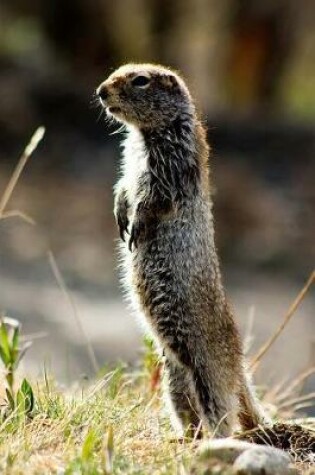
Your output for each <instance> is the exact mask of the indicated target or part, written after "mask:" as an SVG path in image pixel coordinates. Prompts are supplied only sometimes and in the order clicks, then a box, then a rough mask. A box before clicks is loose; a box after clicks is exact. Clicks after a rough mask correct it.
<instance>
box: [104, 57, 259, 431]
mask: <svg viewBox="0 0 315 475" xmlns="http://www.w3.org/2000/svg"><path fill="white" fill-rule="evenodd" d="M97 92H98V94H99V95H100V97H101V101H102V104H103V106H104V107H106V110H107V112H108V114H109V115H112V116H113V117H114V118H115V119H117V120H118V121H120V122H122V123H123V124H125V125H126V130H127V138H126V139H125V141H124V152H123V159H122V166H121V178H120V180H119V182H118V183H117V185H116V188H115V216H116V220H117V224H118V226H119V229H120V235H121V238H122V240H123V241H125V239H126V238H127V237H128V242H126V243H125V242H122V246H121V252H122V257H123V274H124V278H125V281H126V287H127V289H128V292H129V293H130V297H131V299H132V301H133V303H134V306H135V307H136V309H137V312H138V313H140V314H141V315H143V317H144V319H145V322H146V325H147V326H148V327H149V329H150V331H151V333H152V334H153V336H154V338H155V341H156V343H157V346H158V347H159V348H160V349H161V351H163V354H164V356H165V373H166V376H165V377H166V384H165V386H166V392H167V394H168V399H169V405H170V407H171V408H172V412H173V416H172V420H173V423H174V427H176V428H181V429H183V428H184V429H186V428H188V427H189V428H191V429H193V430H194V431H195V430H196V429H197V427H198V426H199V422H200V421H202V424H203V425H204V426H206V427H207V428H209V429H211V430H212V431H215V432H216V435H219V436H226V435H229V434H231V432H232V430H233V427H234V425H235V423H236V420H237V418H238V420H239V422H240V424H241V426H242V427H243V428H246V429H249V428H252V427H254V426H256V425H257V424H258V423H259V422H262V421H263V420H265V419H264V415H263V413H262V411H261V409H260V406H259V404H258V402H257V401H256V399H255V396H254V395H253V391H252V388H251V385H250V382H249V378H248V376H247V373H246V371H245V367H244V364H245V363H244V358H243V352H242V345H241V341H240V337H239V333H238V329H237V327H236V324H235V321H234V318H233V315H232V312H231V310H230V308H229V306H228V303H227V300H226V297H225V292H224V288H223V285H222V282H221V274H220V269H219V263H218V258H217V252H216V247H215V242H214V228H213V217H212V202H211V193H210V192H211V186H210V182H209V173H208V161H209V160H208V159H209V157H208V145H207V142H206V138H205V131H204V128H203V126H202V125H201V123H200V121H199V120H198V119H197V116H196V112H195V107H194V104H193V101H192V98H191V96H190V94H189V91H188V89H187V87H186V85H185V83H184V81H183V80H182V79H181V78H180V77H179V76H178V75H177V74H176V73H174V72H173V71H170V70H169V69H166V68H163V67H161V66H153V65H126V66H123V67H122V68H120V69H118V70H117V71H115V72H114V73H113V74H112V75H111V76H110V77H109V78H108V79H107V80H106V81H104V83H102V84H101V86H100V87H99V88H98V91H97Z"/></svg>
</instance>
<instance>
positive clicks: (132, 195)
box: [121, 128, 147, 208]
mask: <svg viewBox="0 0 315 475" xmlns="http://www.w3.org/2000/svg"><path fill="white" fill-rule="evenodd" d="M146 170H147V153H146V150H145V144H144V140H143V137H142V135H141V133H140V132H139V131H138V130H137V129H136V128H129V131H128V136H127V137H126V139H125V141H124V143H123V154H122V166H121V171H122V179H123V182H124V188H125V190H126V192H127V199H128V202H129V204H130V205H131V207H132V208H133V207H134V206H135V205H136V201H137V192H138V189H139V179H140V177H141V175H143V173H144V172H145V171H146Z"/></svg>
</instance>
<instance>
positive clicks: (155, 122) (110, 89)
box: [96, 64, 194, 129]
mask: <svg viewBox="0 0 315 475" xmlns="http://www.w3.org/2000/svg"><path fill="white" fill-rule="evenodd" d="M96 94H97V95H98V97H99V100H100V102H101V104H102V106H103V107H104V108H105V109H106V112H107V114H108V115H109V116H113V117H114V118H115V119H116V120H118V121H119V122H122V123H126V124H132V125H134V126H136V127H138V128H140V129H148V128H158V127H167V126H168V125H170V124H171V123H172V122H173V121H174V120H176V119H177V118H178V117H180V116H181V115H185V116H186V117H187V114H189V115H192V114H193V113H194V106H193V102H192V99H191V96H190V94H189V91H188V88H187V86H186V85H185V83H184V81H183V79H182V78H181V77H180V76H179V75H178V74H177V73H175V72H174V71H171V70H170V69H167V68H165V67H162V66H156V65H152V64H126V65H124V66H121V67H120V68H119V69H117V70H116V71H114V72H113V73H112V74H111V75H110V76H109V77H108V79H106V80H105V81H104V82H102V83H101V84H100V86H99V87H98V88H97V90H96Z"/></svg>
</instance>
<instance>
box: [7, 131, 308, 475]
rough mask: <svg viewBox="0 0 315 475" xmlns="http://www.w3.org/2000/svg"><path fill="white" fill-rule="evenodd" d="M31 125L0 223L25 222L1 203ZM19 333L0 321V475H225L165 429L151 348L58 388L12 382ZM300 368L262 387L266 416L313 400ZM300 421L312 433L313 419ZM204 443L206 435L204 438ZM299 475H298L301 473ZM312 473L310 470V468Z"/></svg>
mask: <svg viewBox="0 0 315 475" xmlns="http://www.w3.org/2000/svg"><path fill="white" fill-rule="evenodd" d="M43 134H44V129H43V128H39V129H38V130H37V131H36V132H35V134H34V136H33V137H32V139H31V141H30V143H29V145H28V146H27V147H26V149H25V151H24V152H23V154H22V156H21V159H20V161H19V162H18V165H17V167H16V169H15V171H14V172H13V174H12V177H11V179H10V181H9V183H8V185H7V187H6V189H5V191H4V193H3V195H2V198H0V220H1V219H5V218H11V217H18V218H21V219H23V220H25V221H27V222H29V223H30V224H32V225H34V224H36V223H35V222H34V220H33V219H32V218H31V217H30V216H28V215H26V214H25V213H23V211H20V210H9V211H8V210H7V205H8V203H9V201H10V198H11V195H12V193H13V191H14V188H15V186H16V184H17V182H18V179H19V177H20V175H21V173H22V171H23V168H24V167H25V165H26V163H27V161H28V159H29V157H30V156H31V154H32V153H33V151H34V150H35V149H36V147H37V145H38V143H39V142H40V140H41V139H42V138H43ZM48 255H49V262H50V264H51V268H52V271H53V273H54V275H55V278H56V280H57V282H58V284H59V285H60V287H61V289H62V291H63V292H64V295H65V298H66V299H67V301H68V303H69V307H70V308H71V309H72V311H73V313H74V316H75V320H76V322H77V325H78V327H79V329H80V331H81V334H82V340H83V342H84V343H85V346H86V349H87V353H88V355H89V358H90V361H91V365H92V367H93V369H94V371H95V372H96V373H98V374H100V371H99V370H98V367H97V363H96V360H95V355H94V353H93V348H92V347H91V345H90V343H89V341H88V339H87V338H86V335H85V333H84V328H83V327H82V325H81V321H80V317H79V314H78V312H77V310H76V308H75V305H74V302H73V300H72V298H71V295H70V294H69V292H68V291H67V288H66V285H65V283H64V280H63V278H62V275H61V274H60V271H59V268H58V265H57V263H56V260H55V258H54V256H53V254H52V252H51V251H49V252H48ZM314 279H315V272H313V273H312V274H311V276H310V278H309V279H308V281H307V282H306V284H305V287H304V288H303V289H302V291H301V293H300V294H299V295H298V296H297V298H296V299H295V301H294V302H293V304H292V306H291V307H290V309H289V310H288V312H287V314H286V315H285V316H284V320H283V322H282V324H281V326H280V327H279V328H278V329H277V330H276V331H275V333H274V335H273V336H272V337H271V338H270V339H269V340H268V341H267V342H266V343H265V345H263V346H262V348H261V349H260V351H259V352H258V353H257V354H256V355H255V356H254V358H253V359H252V369H253V371H255V369H256V368H257V367H258V365H259V364H260V362H261V359H262V358H263V356H264V354H265V353H266V352H267V351H268V350H269V348H270V346H271V345H272V344H273V343H274V342H275V340H276V339H277V337H278V336H279V335H280V333H281V332H282V331H283V330H284V328H285V326H286V325H287V323H288V322H289V320H290V319H291V318H292V315H293V313H294V311H295V309H296V308H297V307H298V305H300V303H301V302H302V300H303V298H304V296H305V294H306V292H307V290H308V289H309V287H310V286H311V285H312V284H313V282H314ZM28 344H29V343H25V342H23V338H22V336H21V335H20V326H19V324H18V322H16V321H15V320H13V319H9V318H6V317H4V318H2V319H1V322H0V359H1V361H2V364H3V367H4V378H3V381H2V383H1V384H0V396H1V399H2V401H1V411H0V473H3V474H13V475H14V474H25V473H27V474H30V475H32V474H46V473H47V474H49V473H55V474H65V475H72V474H73V475H80V474H82V475H97V474H103V475H110V474H137V475H141V474H150V475H162V474H170V475H171V474H178V475H185V474H199V473H200V474H208V475H210V474H215V473H216V474H228V473H230V468H229V467H226V466H221V465H220V463H218V462H217V461H215V460H213V461H210V465H211V467H210V465H209V464H208V463H207V464H206V465H205V464H204V460H203V461H202V460H199V459H198V458H196V450H197V448H198V445H199V444H200V442H197V441H193V440H191V439H187V440H180V441H179V440H177V439H176V438H175V436H174V432H173V430H172V429H171V427H170V423H169V417H168V415H167V414H166V412H165V410H164V405H163V401H162V395H161V388H160V386H161V385H160V379H161V378H160V376H161V365H160V363H159V362H158V361H157V360H156V357H155V354H154V350H153V346H152V343H151V342H150V341H146V342H145V347H146V351H145V354H144V357H143V359H142V361H141V362H140V363H139V365H138V367H137V368H133V369H132V370H131V369H130V368H127V367H123V366H118V367H117V368H115V369H113V370H107V371H103V375H102V376H100V375H99V376H98V378H97V380H96V382H91V383H89V384H87V383H81V384H80V385H78V384H77V385H75V386H74V387H72V388H68V389H65V388H61V387H60V386H58V384H57V383H56V382H55V381H54V379H53V378H51V377H50V376H48V375H47V374H44V377H43V380H42V381H36V382H34V381H33V382H32V384H31V383H30V382H29V381H27V380H25V379H23V380H22V381H17V379H18V378H17V376H16V370H17V366H18V363H19V362H20V360H21V358H22V357H23V355H24V353H25V351H26V349H27V345H28ZM314 372H315V368H308V369H306V370H305V371H304V372H303V373H301V374H300V375H299V376H298V377H296V378H295V379H294V380H293V381H282V382H281V383H279V384H278V385H277V386H276V387H274V388H271V389H268V390H262V391H261V394H260V395H261V398H262V400H263V403H264V405H265V406H266V408H267V409H268V411H269V413H270V414H271V415H272V416H273V417H274V418H278V417H279V418H282V419H285V420H287V419H288V418H293V417H295V416H296V413H297V411H298V410H301V409H303V408H305V407H308V406H309V405H310V404H311V403H312V402H311V401H312V399H314V397H315V394H307V395H305V394H304V395H303V394H301V391H302V389H303V385H304V382H305V380H306V379H307V378H308V377H310V376H311V375H312V374H314ZM298 422H299V423H300V424H301V423H302V424H304V425H307V426H308V427H309V428H312V429H314V430H315V420H307V419H302V420H299V421H298ZM208 437H211V434H208ZM305 473H306V472H305ZM310 473H311V472H310Z"/></svg>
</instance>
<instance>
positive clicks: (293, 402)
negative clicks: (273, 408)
mask: <svg viewBox="0 0 315 475" xmlns="http://www.w3.org/2000/svg"><path fill="white" fill-rule="evenodd" d="M314 399H315V392H312V393H308V394H303V395H302V396H297V397H295V398H292V399H288V400H287V401H284V402H283V403H282V404H279V405H278V406H277V407H278V409H283V408H284V407H290V406H295V405H296V404H297V403H300V402H304V401H309V400H311V401H312V400H314Z"/></svg>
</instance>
